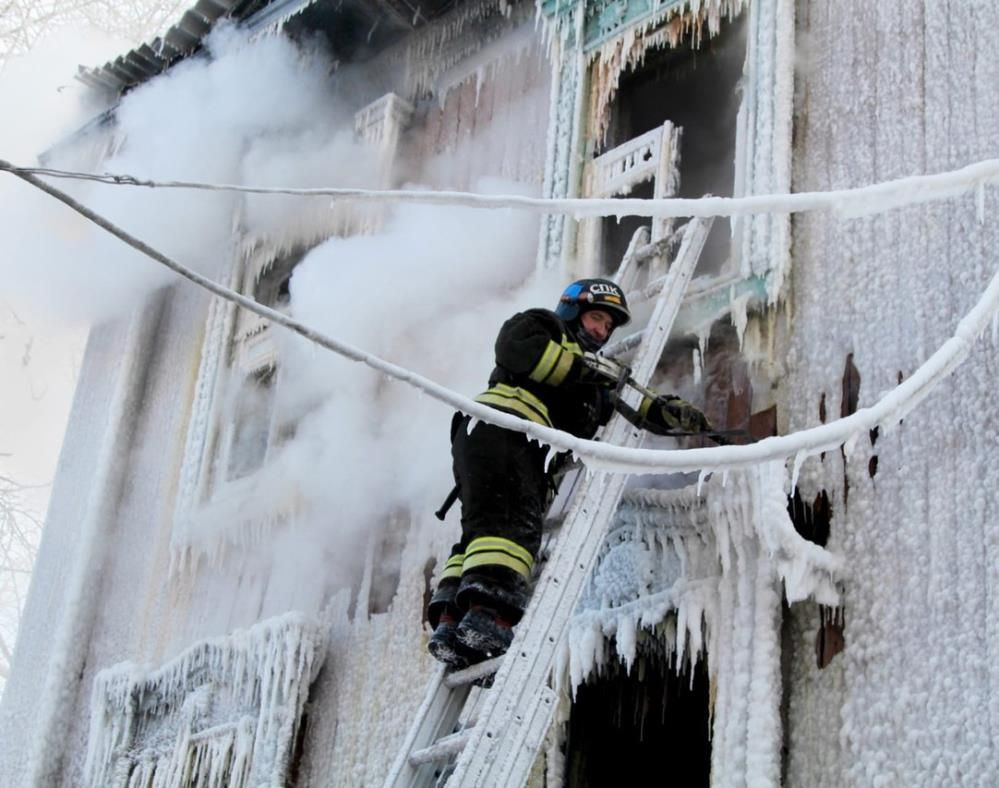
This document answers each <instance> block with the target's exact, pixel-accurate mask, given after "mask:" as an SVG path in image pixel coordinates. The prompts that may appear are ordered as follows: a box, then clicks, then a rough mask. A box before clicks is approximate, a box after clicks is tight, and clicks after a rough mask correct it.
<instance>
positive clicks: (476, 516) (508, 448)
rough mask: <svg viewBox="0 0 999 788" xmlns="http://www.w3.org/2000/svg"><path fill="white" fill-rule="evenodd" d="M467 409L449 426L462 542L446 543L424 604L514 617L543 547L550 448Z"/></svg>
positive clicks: (433, 610)
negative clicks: (472, 420)
mask: <svg viewBox="0 0 999 788" xmlns="http://www.w3.org/2000/svg"><path fill="white" fill-rule="evenodd" d="M468 423H469V419H468V417H467V416H462V415H461V414H456V415H455V419H454V421H453V422H452V425H451V456H452V459H453V462H454V477H455V481H456V482H457V484H458V488H459V498H460V500H461V541H460V542H458V543H457V544H455V545H454V547H453V548H452V549H451V556H450V558H449V559H448V561H447V564H446V565H445V569H444V572H443V573H442V576H441V580H440V583H439V585H438V588H437V592H436V593H435V594H434V597H433V598H432V599H431V603H430V608H429V610H428V613H429V618H430V623H431V625H432V626H434V627H436V626H437V621H438V619H439V617H440V614H441V612H442V611H443V609H444V606H445V605H453V606H454V607H456V608H457V611H458V612H459V613H461V612H464V611H466V610H468V609H469V607H471V606H473V605H484V606H487V607H491V608H493V609H494V610H496V611H497V612H498V613H500V615H502V616H503V617H504V618H507V619H509V620H510V621H511V622H513V623H516V622H517V621H519V620H520V617H521V615H522V614H523V612H524V608H525V607H526V605H527V601H528V598H529V596H530V589H529V585H528V578H529V577H530V573H531V569H532V568H533V566H534V560H535V558H536V557H537V554H538V550H539V548H540V547H541V524H542V520H543V518H544V509H545V505H546V504H547V501H548V477H547V474H546V473H545V457H546V455H547V450H546V449H545V448H542V447H541V446H540V445H538V444H537V443H534V442H530V441H528V439H527V437H526V436H525V435H523V434H522V433H519V432H514V431H512V430H506V429H503V428H501V427H496V426H493V425H491V424H486V423H484V422H480V423H478V424H476V425H475V427H474V428H473V429H472V431H471V433H469V432H468Z"/></svg>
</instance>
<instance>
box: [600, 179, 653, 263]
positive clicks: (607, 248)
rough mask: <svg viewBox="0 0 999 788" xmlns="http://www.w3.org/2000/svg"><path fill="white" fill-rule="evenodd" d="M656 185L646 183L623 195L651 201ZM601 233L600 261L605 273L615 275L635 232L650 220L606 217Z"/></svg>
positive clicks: (640, 217)
mask: <svg viewBox="0 0 999 788" xmlns="http://www.w3.org/2000/svg"><path fill="white" fill-rule="evenodd" d="M654 190H655V184H654V183H653V182H652V181H646V182H645V183H640V184H638V185H637V186H635V187H634V188H633V189H632V190H631V192H630V193H629V194H626V195H621V196H622V197H627V198H629V199H632V198H634V199H642V200H645V199H650V198H652V197H653V196H654V194H653V192H654ZM601 223H602V227H601V233H600V245H601V249H600V259H601V261H603V262H602V268H603V272H604V273H605V274H607V275H613V274H614V272H615V271H617V269H618V266H619V265H621V259H622V258H623V257H624V253H625V252H626V251H628V244H629V243H631V238H632V236H633V235H634V234H635V231H636V230H637V229H638V228H639V227H641V226H642V225H647V224H648V223H649V220H648V218H647V217H645V216H622V217H621V218H620V219H618V218H617V217H616V216H605V217H604V218H603V219H602V220H601Z"/></svg>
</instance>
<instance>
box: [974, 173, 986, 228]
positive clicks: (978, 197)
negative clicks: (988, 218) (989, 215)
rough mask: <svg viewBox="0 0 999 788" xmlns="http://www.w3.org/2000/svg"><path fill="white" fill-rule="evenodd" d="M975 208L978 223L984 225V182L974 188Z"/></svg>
mask: <svg viewBox="0 0 999 788" xmlns="http://www.w3.org/2000/svg"><path fill="white" fill-rule="evenodd" d="M975 208H976V210H977V213H978V223H979V224H985V181H982V182H980V183H979V184H978V185H977V186H976V187H975Z"/></svg>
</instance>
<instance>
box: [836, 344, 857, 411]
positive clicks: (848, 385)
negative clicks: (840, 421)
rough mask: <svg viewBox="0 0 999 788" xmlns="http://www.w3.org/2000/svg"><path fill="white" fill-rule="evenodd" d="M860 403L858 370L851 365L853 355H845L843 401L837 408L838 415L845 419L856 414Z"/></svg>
mask: <svg viewBox="0 0 999 788" xmlns="http://www.w3.org/2000/svg"><path fill="white" fill-rule="evenodd" d="M859 403H860V370H859V369H857V367H856V365H855V364H854V363H853V353H847V356H846V364H845V365H844V367H843V399H842V401H841V402H840V406H839V415H840V417H841V418H844V419H845V418H846V417H847V416H850V415H852V414H854V413H856V412H857V406H858V404H859Z"/></svg>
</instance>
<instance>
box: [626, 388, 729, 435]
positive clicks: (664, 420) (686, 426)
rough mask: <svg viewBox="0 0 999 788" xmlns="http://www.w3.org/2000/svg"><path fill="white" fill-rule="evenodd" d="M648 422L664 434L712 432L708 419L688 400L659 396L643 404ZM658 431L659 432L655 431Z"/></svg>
mask: <svg viewBox="0 0 999 788" xmlns="http://www.w3.org/2000/svg"><path fill="white" fill-rule="evenodd" d="M642 406H643V410H645V413H644V414H643V415H644V416H645V419H646V421H647V422H648V423H649V425H650V426H652V427H653V428H655V427H658V428H660V429H661V430H663V431H664V432H711V431H712V430H713V429H714V428H713V427H712V426H711V422H710V421H708V419H707V417H706V416H705V415H704V414H703V413H701V411H699V410H698V409H697V408H695V407H694V406H693V405H691V404H690V403H689V402H687V401H686V400H683V399H680V398H679V397H673V396H659V397H656V398H655V399H654V400H651V401H650V400H648V399H647V400H646V401H645V402H643V403H642ZM653 431H657V430H653Z"/></svg>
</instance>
